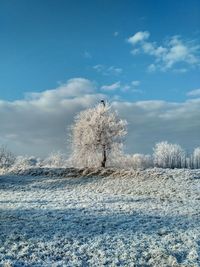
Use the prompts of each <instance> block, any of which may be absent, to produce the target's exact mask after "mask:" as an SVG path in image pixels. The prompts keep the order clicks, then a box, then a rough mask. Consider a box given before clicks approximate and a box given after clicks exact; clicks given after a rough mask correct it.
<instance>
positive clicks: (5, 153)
mask: <svg viewBox="0 0 200 267" xmlns="http://www.w3.org/2000/svg"><path fill="white" fill-rule="evenodd" d="M14 162H15V156H14V154H13V153H12V152H11V151H9V150H8V149H7V147H6V146H1V147H0V168H9V167H10V166H12V165H13V164H14Z"/></svg>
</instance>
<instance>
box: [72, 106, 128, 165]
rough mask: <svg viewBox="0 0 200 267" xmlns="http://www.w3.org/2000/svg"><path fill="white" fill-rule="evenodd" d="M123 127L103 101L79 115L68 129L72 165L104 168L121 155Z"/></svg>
mask: <svg viewBox="0 0 200 267" xmlns="http://www.w3.org/2000/svg"><path fill="white" fill-rule="evenodd" d="M126 125H127V122H126V121H125V120H121V119H119V117H118V115H117V113H116V112H115V111H113V110H112V109H111V106H110V105H108V104H107V103H105V102H104V101H102V103H100V104H98V105H96V106H95V107H94V108H90V109H87V110H85V111H82V112H80V113H79V114H78V115H77V116H76V117H75V121H74V124H73V125H72V127H71V144H72V157H71V160H72V162H73V165H75V166H77V167H100V166H101V167H106V166H107V165H108V162H112V158H115V156H116V154H117V153H120V152H121V151H122V147H123V137H124V136H125V135H126Z"/></svg>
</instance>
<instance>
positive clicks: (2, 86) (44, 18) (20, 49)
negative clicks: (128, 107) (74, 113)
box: [0, 0, 200, 101]
mask: <svg viewBox="0 0 200 267" xmlns="http://www.w3.org/2000/svg"><path fill="white" fill-rule="evenodd" d="M199 10H200V2H199V1H198V0H192V1H185V0H183V1H171V0H167V1H156V0H153V1H152V0H148V1H147V0H142V1H141V0H140V1H127V0H126V1H121V0H120V1H119V0H117V1H111V0H109V1H98V0H95V1H88V0H86V1H77V0H76V1H70V0H67V1H66V0H65V1H62V0H60V1H55V0H48V1H44V0H40V1H39V0H36V1H31V0H30V1H21V0H18V1H16V0H15V1H10V0H5V1H4V0H1V1H0V25H1V29H0V30H1V31H0V32H1V42H0V58H1V62H0V98H1V99H7V100H13V99H19V98H22V97H23V94H24V93H25V92H27V91H43V90H46V89H50V88H55V87H56V86H57V84H58V83H59V82H61V83H62V82H65V81H66V80H68V79H70V78H72V77H85V78H87V79H90V80H93V81H95V82H96V83H97V86H98V88H100V87H101V86H103V85H111V84H114V83H116V82H119V81H120V82H121V84H123V85H122V86H124V85H127V84H130V83H131V82H132V81H134V80H136V81H140V86H138V87H139V88H137V89H139V90H138V91H139V92H136V90H133V91H134V92H133V91H129V90H126V92H125V93H124V92H119V91H118V94H119V95H120V96H121V97H122V98H124V99H126V98H128V99H131V100H138V99H141V100H146V99H163V100H170V101H182V100H184V99H185V97H186V96H185V94H186V92H187V91H190V90H194V89H198V87H199V70H200V67H199V66H198V67H197V66H195V67H194V66H192V64H187V63H186V64H184V63H183V62H178V63H176V64H174V65H173V67H172V68H170V69H169V70H166V71H160V70H158V71H154V72H153V73H152V72H148V71H147V68H148V66H149V65H150V64H153V62H154V61H155V57H154V56H151V55H149V54H145V53H142V52H141V53H140V54H137V55H132V54H131V50H132V49H133V47H132V45H131V44H130V43H128V42H127V41H126V40H127V39H128V38H129V37H131V36H133V35H134V34H135V33H137V32H144V31H148V32H149V33H150V37H149V39H148V42H151V43H153V42H156V43H157V46H161V45H162V46H164V43H165V42H167V40H168V39H170V38H172V37H173V36H177V35H178V36H179V37H180V39H181V41H182V42H183V44H184V45H186V44H187V45H188V46H195V45H197V44H200V26H199V25H200V11H199ZM190 42H193V43H190ZM138 45H139V44H137V47H138ZM197 53H198V54H199V51H198V52H197V51H196V54H197ZM96 65H102V66H103V67H104V68H105V72H106V68H107V69H109V68H110V67H113V68H114V69H115V68H117V69H121V72H120V73H119V74H117V73H116V74H115V73H114V71H113V72H112V71H111V72H109V71H108V73H107V75H103V74H102V72H103V71H102V72H100V71H99V72H98V71H97V70H96V71H95V69H94V66H96ZM196 65H197V64H196ZM179 69H180V72H181V71H183V73H180V72H179ZM184 71H185V72H184ZM112 93H113V92H110V94H112ZM115 93H116V92H115Z"/></svg>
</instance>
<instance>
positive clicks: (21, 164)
mask: <svg viewBox="0 0 200 267" xmlns="http://www.w3.org/2000/svg"><path fill="white" fill-rule="evenodd" d="M40 166H41V160H40V159H38V158H35V157H33V156H18V157H16V160H15V163H14V164H13V166H12V168H11V170H12V171H17V170H25V169H29V168H33V167H40Z"/></svg>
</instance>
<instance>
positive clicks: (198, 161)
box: [192, 147, 200, 169]
mask: <svg viewBox="0 0 200 267" xmlns="http://www.w3.org/2000/svg"><path fill="white" fill-rule="evenodd" d="M192 159H193V160H192V162H193V164H192V165H193V166H192V167H193V168H195V169H199V168H200V147H197V148H195V149H194V152H193V155H192Z"/></svg>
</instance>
